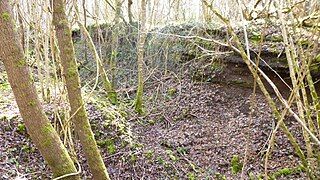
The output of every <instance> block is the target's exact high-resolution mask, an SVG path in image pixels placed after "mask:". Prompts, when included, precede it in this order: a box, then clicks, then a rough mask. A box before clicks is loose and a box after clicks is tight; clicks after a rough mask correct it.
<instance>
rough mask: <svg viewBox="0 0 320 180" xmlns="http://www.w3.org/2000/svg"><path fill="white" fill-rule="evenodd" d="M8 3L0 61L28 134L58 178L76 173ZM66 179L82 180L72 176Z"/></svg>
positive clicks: (0, 19) (0, 20) (2, 16)
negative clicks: (40, 92)
mask: <svg viewBox="0 0 320 180" xmlns="http://www.w3.org/2000/svg"><path fill="white" fill-rule="evenodd" d="M12 17H13V14H12V11H11V7H10V4H9V1H0V39H1V41H0V59H1V60H2V61H3V63H4V65H5V68H6V72H7V75H8V80H9V82H10V85H11V87H12V91H13V93H14V96H15V99H16V101H17V104H18V107H19V110H20V114H21V116H22V118H23V120H24V122H25V125H26V128H27V130H28V133H29V135H30V137H31V139H32V141H33V142H34V143H35V145H36V146H37V148H38V149H39V150H40V152H41V154H42V156H43V157H44V159H45V161H46V162H47V163H48V165H49V166H50V168H51V169H52V171H53V175H54V176H55V177H58V176H62V175H65V174H70V173H75V172H76V171H77V170H76V168H75V166H74V164H73V161H72V160H71V158H70V156H69V154H68V152H67V150H66V148H65V147H64V145H63V144H62V142H61V140H60V138H59V136H58V134H57V132H56V131H55V130H54V128H53V127H52V125H51V123H50V121H49V120H48V118H47V117H46V115H45V113H44V111H43V108H42V106H41V103H40V101H39V98H38V95H37V93H36V88H35V86H34V83H33V80H32V77H31V74H30V72H29V68H28V65H27V62H26V58H25V57H24V53H23V48H22V44H21V39H20V37H19V33H18V32H17V30H16V28H15V25H14V20H13V18H12ZM66 179H80V178H79V176H70V177H69V178H66Z"/></svg>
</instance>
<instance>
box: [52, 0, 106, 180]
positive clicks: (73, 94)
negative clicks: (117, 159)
mask: <svg viewBox="0 0 320 180" xmlns="http://www.w3.org/2000/svg"><path fill="white" fill-rule="evenodd" d="M65 6H66V4H65V0H55V1H53V24H54V26H55V30H56V36H57V40H58V46H59V50H60V59H61V64H62V67H63V75H64V77H65V80H66V81H65V82H66V87H67V92H68V99H69V103H70V107H71V112H70V113H71V117H73V118H72V120H73V122H74V124H75V131H76V133H77V135H78V137H79V139H80V142H81V144H82V146H83V150H84V153H85V156H86V159H87V161H88V164H89V168H90V171H91V173H92V175H93V179H95V180H99V179H101V180H106V179H110V178H109V175H108V172H107V169H106V167H105V165H104V162H103V159H102V157H101V155H100V152H99V149H98V146H97V143H96V141H95V138H94V134H93V132H92V130H91V126H90V123H89V120H88V117H87V113H86V110H85V107H84V102H83V99H82V95H81V85H80V78H79V73H78V66H77V62H76V58H75V52H74V46H73V42H72V37H71V28H70V27H69V23H68V19H67V17H66V13H65Z"/></svg>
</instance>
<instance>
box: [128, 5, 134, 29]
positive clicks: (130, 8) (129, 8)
mask: <svg viewBox="0 0 320 180" xmlns="http://www.w3.org/2000/svg"><path fill="white" fill-rule="evenodd" d="M132 4H133V2H132V0H128V18H129V23H130V24H131V25H132V22H133V17H132V16H133V15H132Z"/></svg>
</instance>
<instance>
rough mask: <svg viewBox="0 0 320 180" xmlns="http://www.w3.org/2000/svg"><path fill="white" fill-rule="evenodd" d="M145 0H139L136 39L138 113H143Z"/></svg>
mask: <svg viewBox="0 0 320 180" xmlns="http://www.w3.org/2000/svg"><path fill="white" fill-rule="evenodd" d="M146 35H147V34H146V0H141V12H140V30H139V39H138V49H137V51H138V90H137V96H136V102H135V110H136V112H137V113H139V114H143V113H144V107H143V84H144V82H143V81H144V77H143V56H144V44H145V40H146Z"/></svg>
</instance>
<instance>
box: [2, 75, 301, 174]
mask: <svg viewBox="0 0 320 180" xmlns="http://www.w3.org/2000/svg"><path fill="white" fill-rule="evenodd" d="M163 84H165V85H167V86H168V87H170V88H167V91H166V92H161V91H157V89H159V87H160V86H161V85H163ZM1 87H2V88H0V94H1V98H0V112H1V120H0V142H1V143H0V179H13V178H15V177H17V176H19V177H25V178H26V179H46V178H49V177H51V173H50V170H49V169H48V167H47V166H46V165H45V163H44V160H43V159H42V157H41V155H40V153H39V152H38V150H37V149H36V148H35V147H34V145H33V144H32V142H31V140H30V138H29V136H28V135H27V133H26V130H25V127H24V125H23V122H22V120H21V118H20V116H19V114H18V109H17V106H16V104H15V103H14V98H13V95H12V93H11V91H10V88H9V87H8V86H4V85H3V84H2V86H1ZM157 94H159V95H157ZM160 94H162V96H161V95H160ZM159 97H165V98H159ZM251 97H252V88H245V87H240V86H236V85H227V84H218V83H203V82H193V81H192V80H191V79H190V78H188V77H184V78H182V79H180V80H179V81H177V79H175V78H172V77H169V76H168V77H166V78H162V79H161V83H154V84H149V85H148V86H146V96H145V99H146V101H147V102H146V106H147V107H151V108H150V109H148V113H147V114H146V115H145V116H143V117H138V116H136V115H134V113H130V112H129V113H128V115H127V118H126V119H127V122H126V123H125V125H126V126H128V127H126V133H127V134H130V140H124V139H123V138H120V137H123V136H122V135H123V134H122V135H121V133H122V132H119V128H118V127H117V125H116V126H108V125H105V124H106V121H107V119H106V117H105V116H104V114H103V112H102V111H101V107H99V106H96V104H95V103H92V102H88V105H87V109H88V112H89V117H90V120H91V123H92V126H93V130H94V132H95V134H96V138H97V141H98V144H99V146H100V147H101V151H102V154H103V157H104V160H105V163H106V165H107V167H108V172H109V173H110V176H111V178H112V179H239V178H240V174H241V172H237V171H238V170H239V167H241V164H242V163H243V161H244V156H245V152H246V147H248V149H247V162H246V165H245V168H244V175H245V179H249V176H250V177H252V178H253V179H258V177H259V176H260V175H262V174H263V173H264V167H263V164H264V154H265V152H266V149H267V143H268V138H269V136H270V133H271V131H272V129H273V127H274V126H275V124H274V120H273V118H272V115H271V113H270V110H269V108H268V105H267V104H266V102H265V100H264V97H263V96H262V95H261V94H259V92H258V93H257V95H256V100H255V111H254V113H253V114H252V115H250V109H251V108H250V107H251V101H250V98H251ZM45 107H46V111H48V112H50V105H48V104H47V105H45ZM49 114H50V113H49ZM286 122H287V124H288V126H289V128H290V130H291V132H292V133H293V134H294V135H295V136H296V137H297V138H298V139H301V137H300V136H301V135H300V134H299V133H297V132H298V131H299V126H298V124H297V123H296V122H295V121H294V120H293V119H291V118H287V119H286ZM120 124H121V122H120ZM129 141H130V142H129ZM76 144H77V147H78V142H76ZM77 149H78V148H77ZM237 157H239V159H238V158H237ZM79 161H80V163H81V164H82V170H84V172H82V173H83V177H84V179H88V178H90V174H89V173H88V172H87V170H88V168H87V165H86V163H85V160H84V157H83V156H82V155H81V153H80V156H79ZM298 167H299V161H298V158H297V157H296V155H294V153H293V149H292V146H291V145H290V144H289V142H288V140H287V139H286V137H285V135H284V134H283V133H282V132H281V131H279V132H278V134H277V139H276V145H275V148H274V150H273V153H272V156H271V158H269V163H268V170H269V175H272V174H273V175H275V177H276V178H277V179H279V178H280V179H305V176H304V173H301V172H300V171H299V168H298ZM232 169H233V171H234V172H232ZM240 169H241V168H240ZM284 175H285V176H284ZM282 176H283V177H282ZM281 177H282V178H281Z"/></svg>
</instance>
